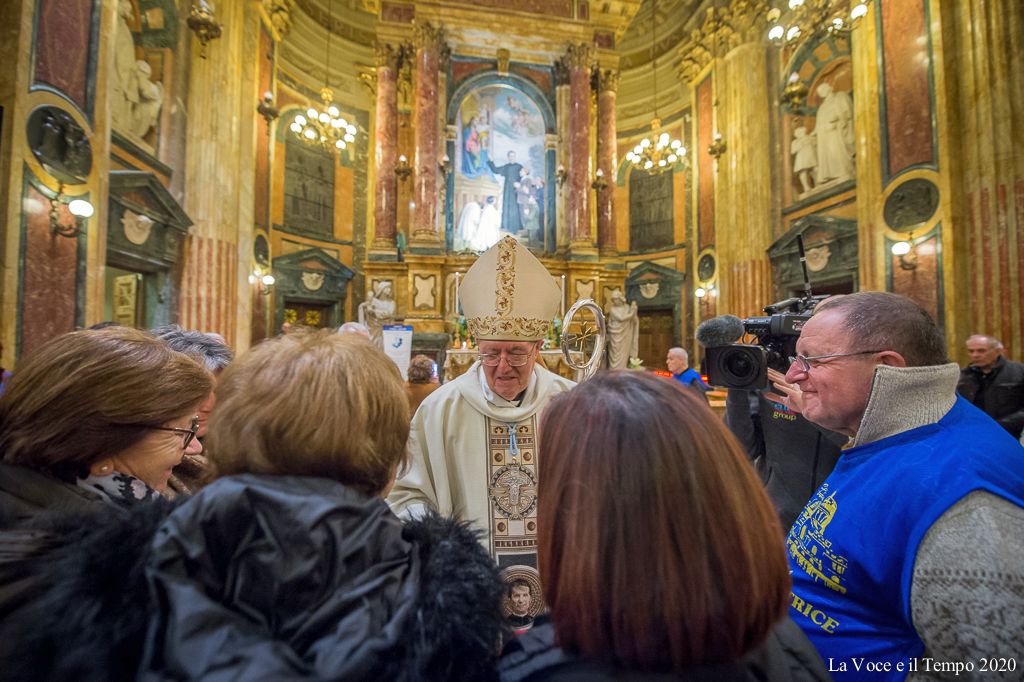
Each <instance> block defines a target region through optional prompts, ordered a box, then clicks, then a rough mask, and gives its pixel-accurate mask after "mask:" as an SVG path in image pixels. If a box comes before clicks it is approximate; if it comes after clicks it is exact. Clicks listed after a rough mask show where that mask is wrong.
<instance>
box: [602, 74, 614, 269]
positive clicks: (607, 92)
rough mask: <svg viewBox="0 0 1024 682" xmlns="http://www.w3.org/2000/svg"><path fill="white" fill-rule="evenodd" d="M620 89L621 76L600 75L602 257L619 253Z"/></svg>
mask: <svg viewBox="0 0 1024 682" xmlns="http://www.w3.org/2000/svg"><path fill="white" fill-rule="evenodd" d="M618 88H619V72H618V71H614V70H611V69H605V70H602V71H599V72H598V94H597V167H598V168H599V169H600V170H601V171H602V172H603V173H604V179H605V182H607V183H608V187H606V188H605V189H603V190H598V192H597V245H598V248H599V249H600V252H601V255H612V254H615V253H616V252H617V251H618V246H617V244H616V243H615V169H616V168H618V165H619V164H618V159H617V158H616V149H615V97H616V91H617V90H618Z"/></svg>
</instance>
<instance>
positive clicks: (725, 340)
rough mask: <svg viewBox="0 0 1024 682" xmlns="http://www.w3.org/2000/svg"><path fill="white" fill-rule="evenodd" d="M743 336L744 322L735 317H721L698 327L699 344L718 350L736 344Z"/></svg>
mask: <svg viewBox="0 0 1024 682" xmlns="http://www.w3.org/2000/svg"><path fill="white" fill-rule="evenodd" d="M741 336H743V321H742V320H741V319H740V318H738V317H736V316H735V315H720V316H719V317H712V318H711V319H710V320H704V321H703V322H701V323H700V325H699V326H698V327H697V343H699V344H700V345H702V346H704V347H705V348H717V347H719V346H728V345H729V344H732V343H736V341H737V340H738V339H739V338H740V337H741Z"/></svg>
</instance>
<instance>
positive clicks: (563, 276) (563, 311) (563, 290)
mask: <svg viewBox="0 0 1024 682" xmlns="http://www.w3.org/2000/svg"><path fill="white" fill-rule="evenodd" d="M562 317H565V275H562Z"/></svg>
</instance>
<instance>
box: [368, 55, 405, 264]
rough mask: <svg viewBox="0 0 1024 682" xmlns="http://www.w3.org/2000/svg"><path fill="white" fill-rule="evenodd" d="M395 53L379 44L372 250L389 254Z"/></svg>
mask: <svg viewBox="0 0 1024 682" xmlns="http://www.w3.org/2000/svg"><path fill="white" fill-rule="evenodd" d="M398 54H399V51H398V50H397V49H396V48H395V47H394V46H392V45H388V44H383V43H378V44H377V45H376V47H375V57H376V60H377V110H376V114H375V127H376V131H377V140H376V142H377V144H376V148H377V151H376V165H377V181H376V186H375V187H374V196H375V199H376V204H375V205H374V209H373V218H374V231H373V250H374V251H385V252H388V253H389V254H390V253H393V252H394V249H395V231H396V228H397V224H398V178H397V177H395V159H396V157H397V153H396V152H397V150H398Z"/></svg>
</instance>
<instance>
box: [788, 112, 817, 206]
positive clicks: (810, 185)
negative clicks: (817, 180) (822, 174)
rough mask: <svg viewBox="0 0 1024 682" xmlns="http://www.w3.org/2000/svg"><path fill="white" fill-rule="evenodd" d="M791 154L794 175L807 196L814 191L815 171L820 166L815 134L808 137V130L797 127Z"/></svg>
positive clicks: (791, 145) (790, 150)
mask: <svg viewBox="0 0 1024 682" xmlns="http://www.w3.org/2000/svg"><path fill="white" fill-rule="evenodd" d="M789 152H790V153H791V154H792V155H793V173H794V174H795V175H796V177H797V179H798V180H799V181H800V186H801V187H803V191H804V193H805V194H806V193H807V192H810V191H811V190H812V189H814V169H815V168H816V167H817V165H818V140H817V136H816V135H815V134H814V133H811V134H810V135H808V134H807V128H805V127H804V126H797V128H796V129H795V130H794V131H793V142H792V143H791V144H790V146H789Z"/></svg>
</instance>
